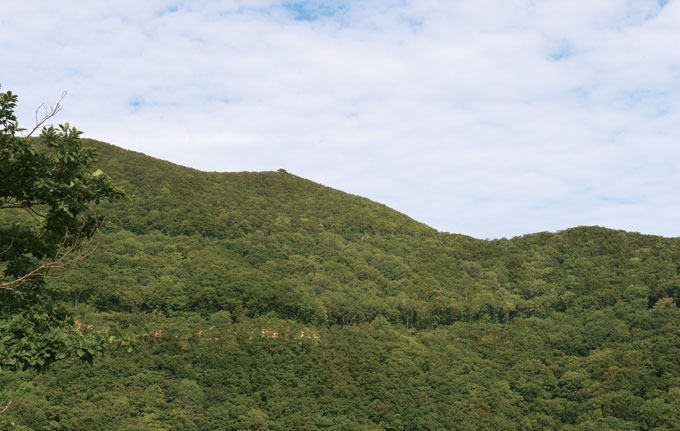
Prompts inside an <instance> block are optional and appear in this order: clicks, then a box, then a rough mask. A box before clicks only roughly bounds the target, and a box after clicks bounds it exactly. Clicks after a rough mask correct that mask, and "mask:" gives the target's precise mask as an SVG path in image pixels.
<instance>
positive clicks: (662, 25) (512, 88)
mask: <svg viewBox="0 0 680 431" xmlns="http://www.w3.org/2000/svg"><path fill="white" fill-rule="evenodd" d="M329 4H331V3H330V2H317V1H309V2H303V1H293V2H290V1H289V2H279V1H274V0H269V1H264V0H263V1H221V2H220V1H215V2H169V1H163V0H154V1H149V2H143V3H141V4H140V3H138V2H132V1H120V2H108V3H103V2H79V1H70V2H65V3H64V2H62V3H59V4H56V3H54V2H47V1H31V2H21V3H20V2H13V4H10V5H9V6H7V5H4V6H3V8H4V10H3V14H2V16H0V44H1V46H3V51H4V56H3V59H4V61H3V64H2V65H1V68H0V83H2V85H3V87H4V88H6V89H11V90H13V91H15V92H16V93H18V94H19V95H20V97H21V99H20V102H21V105H20V109H21V118H22V119H23V120H24V121H25V122H28V121H30V118H31V116H32V108H33V107H34V106H36V105H38V104H39V103H41V102H43V101H46V100H47V101H49V100H51V99H55V98H57V97H58V95H59V94H60V93H61V91H62V90H68V91H69V96H68V98H67V100H66V109H65V111H64V113H63V114H62V117H61V118H60V120H61V119H63V120H64V121H66V120H68V121H70V122H71V123H73V124H76V125H77V126H78V127H79V128H81V129H83V130H85V131H86V134H87V135H88V136H91V137H94V138H97V139H101V140H105V141H108V142H111V143H113V144H116V145H120V146H123V147H125V148H130V149H134V150H137V151H143V152H146V153H148V154H151V155H154V156H157V157H161V158H166V159H170V160H172V161H174V162H177V163H180V164H185V165H191V166H194V167H198V168H201V169H208V170H264V169H277V168H279V167H284V168H286V169H287V170H289V171H291V172H293V173H296V174H298V175H301V176H304V177H308V178H310V179H313V180H316V181H319V182H321V183H323V184H327V185H330V186H333V187H335V188H339V189H342V190H346V191H349V192H352V193H356V194H360V195H364V196H367V197H369V198H372V199H374V200H377V201H380V202H383V203H386V204H388V205H390V206H392V207H394V208H396V209H398V210H400V211H403V212H405V213H407V214H409V215H410V216H412V217H414V218H416V219H417V220H420V221H423V222H426V223H428V224H430V225H432V226H433V227H436V228H438V229H441V230H447V231H451V232H459V233H465V234H471V235H473V236H477V237H498V236H512V235H518V234H523V233H528V232H532V231H537V230H556V229H563V228H567V227H570V226H574V225H583V224H601V225H605V226H609V227H614V228H623V229H629V230H638V231H643V232H646V233H657V234H663V235H669V236H677V235H679V234H680V233H679V230H678V227H677V218H678V216H679V215H680V211H679V209H680V199H678V198H679V197H680V196H679V195H680V191H678V190H679V188H678V184H679V181H678V180H679V179H680V176H679V173H678V170H677V169H676V168H675V165H674V163H673V161H674V160H675V159H677V158H678V155H679V154H678V153H679V150H678V149H677V140H678V137H679V136H680V122H678V117H679V116H680V107H679V106H678V104H679V102H680V99H679V98H680V80H678V75H679V73H680V52H679V51H680V48H679V47H678V44H677V41H678V40H680V37H679V36H680V34H679V33H680V2H679V1H678V0H675V1H670V2H668V3H667V4H665V6H663V7H662V6H661V3H659V2H658V1H652V0H649V1H643V0H635V1H633V0H630V1H620V0H597V1H595V0H589V1H585V0H584V1H573V0H568V1H567V0H550V1H548V0H533V1H530V0H513V1H501V0H480V1H476V2H458V1H456V2H443V1H434V0H420V1H417V2H416V1H398V2H397V1H388V2H355V1H349V0H347V1H342V2H341V1H338V2H334V3H333V4H335V5H337V7H326V6H327V5H329ZM320 5H321V6H323V7H321V6H320Z"/></svg>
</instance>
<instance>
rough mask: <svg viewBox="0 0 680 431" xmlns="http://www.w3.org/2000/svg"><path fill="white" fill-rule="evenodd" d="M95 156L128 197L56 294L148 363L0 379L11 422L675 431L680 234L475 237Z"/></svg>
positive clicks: (324, 191) (304, 186)
mask: <svg viewBox="0 0 680 431" xmlns="http://www.w3.org/2000/svg"><path fill="white" fill-rule="evenodd" d="M89 143H90V144H91V145H93V146H94V147H95V148H96V149H97V151H98V153H99V167H100V168H101V169H102V170H103V171H104V172H105V173H106V174H108V175H109V176H111V177H112V179H113V180H114V182H115V183H116V184H118V185H120V186H121V187H123V188H124V189H125V190H126V192H127V194H128V198H127V200H125V201H124V202H117V203H114V204H110V205H108V206H102V207H101V208H100V209H99V210H98V211H99V212H100V213H101V214H104V215H106V217H107V222H106V225H105V227H104V228H103V229H102V231H101V232H100V234H99V241H100V244H99V248H98V250H97V251H96V253H94V254H93V255H92V256H91V257H90V258H88V259H86V260H84V261H82V262H80V263H79V264H78V266H77V267H76V268H75V269H74V270H73V271H72V272H71V273H69V274H65V276H64V277H63V278H59V279H56V280H52V282H51V283H50V289H51V290H52V291H53V292H54V294H55V295H56V296H57V297H58V298H59V299H60V300H61V301H62V302H63V304H64V305H66V306H68V307H70V308H71V310H72V312H73V313H74V314H75V315H76V317H77V318H78V319H80V321H82V322H84V323H83V325H92V326H91V329H90V330H92V331H107V332H108V333H110V334H113V335H127V336H130V337H131V338H132V339H133V345H134V347H135V350H134V352H133V353H132V354H127V353H125V352H120V353H115V354H112V355H106V356H103V357H100V358H97V360H96V361H95V364H94V366H93V367H87V366H84V365H81V364H79V363H74V362H72V361H64V362H62V363H59V364H58V365H57V366H55V367H54V369H53V370H50V371H49V372H47V373H44V374H40V375H33V374H31V373H8V372H3V373H0V388H10V389H12V391H13V394H14V395H13V396H14V397H15V398H16V397H17V396H20V397H21V399H22V404H21V405H18V406H16V407H15V408H13V409H12V410H9V411H8V413H7V414H5V415H3V416H2V417H0V429H50V430H52V429H53V430H57V429H112V430H113V429H150V430H154V429H157V430H161V429H163V430H170V429H177V430H179V429H183V430H184V429H197V430H198V429H201V430H204V429H206V430H207V429H215V430H217V429H220V430H221V429H227V430H229V429H231V430H242V429H271V430H289V429H290V430H295V429H300V430H321V429H327V430H440V429H441V430H445V429H446V430H550V429H554V430H594V429H597V430H609V429H612V430H614V429H615V430H619V429H620V430H674V429H679V428H678V424H679V423H680V361H678V358H679V357H680V329H679V328H680V325H679V324H680V312H678V309H677V305H678V300H680V239H677V238H662V237H656V236H649V235H642V234H637V233H628V232H623V231H615V230H610V229H606V228H600V227H579V228H573V229H568V230H565V231H561V232H557V233H537V234H531V235H526V236H522V237H516V238H512V239H498V240H478V239H474V238H470V237H466V236H462V235H454V234H447V233H441V232H437V231H435V230H434V229H431V228H429V227H427V226H425V225H423V224H421V223H418V222H416V221H414V220H412V219H410V218H409V217H407V216H405V215H403V214H400V213H398V212H396V211H393V210H391V209H389V208H387V207H385V206H384V205H381V204H377V203H374V202H371V201H369V200H367V199H364V198H360V197H357V196H352V195H349V194H346V193H343V192H340V191H337V190H332V189H330V188H327V187H324V186H321V185H319V184H315V183H313V182H311V181H308V180H304V179H302V178H299V177H296V176H295V175H291V174H287V173H282V172H262V173H207V172H200V171H197V170H194V169H190V168H184V167H181V166H177V165H173V164H171V163H168V162H163V161H160V160H157V159H153V158H150V157H147V156H144V155H142V154H139V153H133V152H130V151H126V150H122V149H120V148H117V147H114V146H111V145H108V144H104V143H100V142H96V141H90V142H89ZM86 327H87V326H86ZM12 424H14V425H12ZM22 427H23V428H22Z"/></svg>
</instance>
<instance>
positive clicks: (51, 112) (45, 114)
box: [25, 91, 66, 138]
mask: <svg viewBox="0 0 680 431" xmlns="http://www.w3.org/2000/svg"><path fill="white" fill-rule="evenodd" d="M65 97H66V91H64V92H63V93H61V97H60V98H59V100H58V101H57V103H56V104H55V105H54V106H50V107H49V108H48V107H47V105H45V104H44V103H41V104H40V106H38V107H37V108H36V110H35V126H33V128H32V129H31V130H30V131H29V132H28V134H27V135H26V136H25V138H30V137H31V136H32V135H33V133H35V131H36V130H38V129H40V128H41V127H42V126H43V125H44V124H45V122H47V120H49V119H50V118H52V117H54V116H55V115H57V114H58V113H59V111H61V109H62V108H63V106H62V105H61V102H62V101H63V100H64V98H65ZM41 112H42V116H40V113H41Z"/></svg>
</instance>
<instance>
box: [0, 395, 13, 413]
mask: <svg viewBox="0 0 680 431" xmlns="http://www.w3.org/2000/svg"><path fill="white" fill-rule="evenodd" d="M10 395H11V393H9V394H7V396H6V397H5V399H4V400H3V401H2V403H0V416H2V415H3V414H4V413H5V412H6V411H7V409H8V408H9V406H11V405H12V400H10V399H9V397H10Z"/></svg>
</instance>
